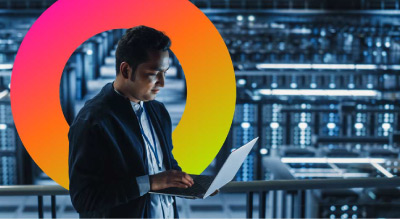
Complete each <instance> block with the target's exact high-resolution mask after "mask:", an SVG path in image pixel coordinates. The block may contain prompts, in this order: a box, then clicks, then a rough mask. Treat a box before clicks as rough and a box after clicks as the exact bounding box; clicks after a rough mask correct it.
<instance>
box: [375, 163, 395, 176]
mask: <svg viewBox="0 0 400 219" xmlns="http://www.w3.org/2000/svg"><path fill="white" fill-rule="evenodd" d="M371 164H372V166H374V167H375V168H376V169H378V170H379V171H380V172H381V173H383V174H384V175H385V176H386V177H389V178H392V177H393V174H391V173H390V172H389V171H387V170H386V169H385V168H383V167H382V166H381V165H379V164H377V163H371Z"/></svg>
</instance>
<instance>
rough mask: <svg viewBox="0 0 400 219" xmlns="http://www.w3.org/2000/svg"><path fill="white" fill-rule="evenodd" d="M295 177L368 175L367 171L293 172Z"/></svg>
mask: <svg viewBox="0 0 400 219" xmlns="http://www.w3.org/2000/svg"><path fill="white" fill-rule="evenodd" d="M294 176H295V177H344V178H348V177H368V176H369V174H368V173H344V174H343V175H342V174H340V173H295V174H294Z"/></svg>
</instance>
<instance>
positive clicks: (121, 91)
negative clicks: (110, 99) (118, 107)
mask: <svg viewBox="0 0 400 219" xmlns="http://www.w3.org/2000/svg"><path fill="white" fill-rule="evenodd" d="M113 87H114V90H115V92H117V93H118V94H119V95H122V96H124V97H127V98H128V99H129V100H130V101H132V102H135V103H140V100H138V99H136V98H134V97H132V96H130V95H126V94H127V93H128V92H125V91H124V88H123V86H122V85H121V84H120V83H118V80H117V79H116V80H115V81H114V82H113Z"/></svg>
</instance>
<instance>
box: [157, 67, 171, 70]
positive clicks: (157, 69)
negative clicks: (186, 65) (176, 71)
mask: <svg viewBox="0 0 400 219" xmlns="http://www.w3.org/2000/svg"><path fill="white" fill-rule="evenodd" d="M169 67H170V66H168V68H167V69H165V70H163V69H161V68H158V69H156V70H157V71H168V69H169Z"/></svg>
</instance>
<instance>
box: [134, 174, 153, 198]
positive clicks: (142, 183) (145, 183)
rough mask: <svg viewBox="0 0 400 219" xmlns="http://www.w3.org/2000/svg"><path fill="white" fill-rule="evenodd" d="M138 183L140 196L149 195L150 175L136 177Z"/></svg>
mask: <svg viewBox="0 0 400 219" xmlns="http://www.w3.org/2000/svg"><path fill="white" fill-rule="evenodd" d="M136 182H137V184H138V186H139V193H140V196H143V195H144V194H146V193H148V192H149V191H150V179H149V175H144V176H138V177H136Z"/></svg>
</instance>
